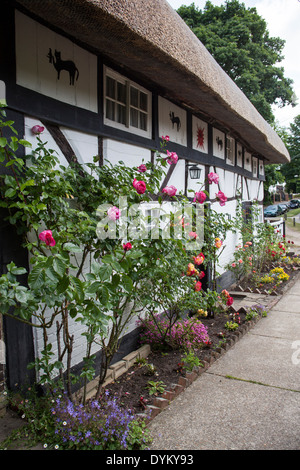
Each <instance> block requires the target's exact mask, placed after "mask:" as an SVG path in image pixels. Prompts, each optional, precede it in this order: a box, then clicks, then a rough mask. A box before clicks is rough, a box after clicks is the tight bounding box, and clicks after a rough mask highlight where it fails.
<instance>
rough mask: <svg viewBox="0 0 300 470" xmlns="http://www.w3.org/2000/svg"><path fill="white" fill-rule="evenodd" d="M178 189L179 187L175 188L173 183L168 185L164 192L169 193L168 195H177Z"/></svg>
mask: <svg viewBox="0 0 300 470" xmlns="http://www.w3.org/2000/svg"><path fill="white" fill-rule="evenodd" d="M176 191H177V188H175V186H173V185H171V186H166V187H165V188H164V189H163V190H162V192H163V193H166V194H168V196H175V194H176Z"/></svg>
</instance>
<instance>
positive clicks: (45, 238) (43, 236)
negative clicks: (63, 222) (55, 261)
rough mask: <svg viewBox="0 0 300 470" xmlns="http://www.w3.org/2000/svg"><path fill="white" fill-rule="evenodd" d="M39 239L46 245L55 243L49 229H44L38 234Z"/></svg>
mask: <svg viewBox="0 0 300 470" xmlns="http://www.w3.org/2000/svg"><path fill="white" fill-rule="evenodd" d="M39 239H40V240H41V241H42V242H45V243H46V245H47V246H54V245H55V243H56V242H55V240H54V238H53V236H52V232H51V230H44V231H43V232H41V233H40V234H39Z"/></svg>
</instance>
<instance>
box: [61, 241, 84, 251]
mask: <svg viewBox="0 0 300 470" xmlns="http://www.w3.org/2000/svg"><path fill="white" fill-rule="evenodd" d="M64 250H67V251H71V252H72V253H81V252H82V248H81V247H80V246H78V245H75V243H65V244H64Z"/></svg>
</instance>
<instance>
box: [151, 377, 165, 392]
mask: <svg viewBox="0 0 300 470" xmlns="http://www.w3.org/2000/svg"><path fill="white" fill-rule="evenodd" d="M165 388H166V385H165V384H164V383H163V381H162V380H159V381H157V382H154V381H153V380H149V382H148V385H147V389H148V390H149V395H159V394H160V393H163V392H164V390H165Z"/></svg>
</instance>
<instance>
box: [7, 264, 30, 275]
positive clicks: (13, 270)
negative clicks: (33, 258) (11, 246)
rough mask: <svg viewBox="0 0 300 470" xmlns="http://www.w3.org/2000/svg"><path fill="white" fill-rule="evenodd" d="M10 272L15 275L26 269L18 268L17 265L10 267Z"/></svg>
mask: <svg viewBox="0 0 300 470" xmlns="http://www.w3.org/2000/svg"><path fill="white" fill-rule="evenodd" d="M10 272H11V273H12V274H14V275H15V276H18V275H21V274H26V273H27V270H26V269H25V268H18V267H17V266H15V267H12V268H11V270H10Z"/></svg>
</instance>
